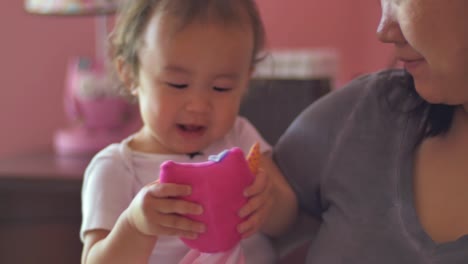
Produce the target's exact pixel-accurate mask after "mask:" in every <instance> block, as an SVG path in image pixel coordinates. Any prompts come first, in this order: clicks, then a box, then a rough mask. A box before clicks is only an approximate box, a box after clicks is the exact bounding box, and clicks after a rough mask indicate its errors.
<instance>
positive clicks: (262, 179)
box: [238, 168, 274, 238]
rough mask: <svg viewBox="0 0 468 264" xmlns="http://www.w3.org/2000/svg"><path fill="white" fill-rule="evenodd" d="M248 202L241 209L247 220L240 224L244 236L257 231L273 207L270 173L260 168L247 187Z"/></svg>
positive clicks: (239, 227) (239, 228)
mask: <svg viewBox="0 0 468 264" xmlns="http://www.w3.org/2000/svg"><path fill="white" fill-rule="evenodd" d="M244 195H245V196H246V197H248V199H249V200H248V202H247V203H246V204H245V205H244V206H243V207H242V208H241V209H240V211H239V216H240V217H247V220H246V221H244V222H242V223H241V224H239V225H238V231H239V232H240V233H241V234H242V237H243V238H246V237H249V236H251V235H252V234H254V233H256V232H257V231H258V230H259V229H260V227H261V226H262V225H263V223H264V222H265V219H266V218H267V217H268V215H269V214H270V212H271V210H272V208H273V201H274V199H273V183H272V180H271V178H270V177H269V175H268V174H267V173H266V172H265V171H264V170H262V169H261V168H259V170H258V173H257V175H256V177H255V180H254V182H253V184H252V185H251V186H249V187H247V188H246V189H245V192H244Z"/></svg>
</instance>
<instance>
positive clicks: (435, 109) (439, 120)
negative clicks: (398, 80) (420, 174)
mask: <svg viewBox="0 0 468 264" xmlns="http://www.w3.org/2000/svg"><path fill="white" fill-rule="evenodd" d="M405 75H406V76H405V78H404V79H405V82H406V87H407V88H409V91H410V95H411V96H410V97H409V100H411V101H410V102H409V107H410V108H409V109H411V110H410V111H409V112H411V113H414V114H417V115H419V116H421V117H422V120H421V124H420V130H419V138H418V141H417V144H418V145H419V143H420V142H421V141H422V140H423V139H425V138H428V137H435V136H439V135H443V134H445V133H446V132H447V131H448V130H449V129H450V127H451V125H452V121H453V116H454V113H455V107H456V106H453V105H445V104H431V103H429V102H427V101H425V100H424V99H423V98H421V96H419V94H418V93H417V92H416V87H415V86H414V80H413V77H412V76H411V75H410V74H409V73H407V72H406V74H405Z"/></svg>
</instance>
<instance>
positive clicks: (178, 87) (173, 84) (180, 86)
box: [166, 82, 188, 89]
mask: <svg viewBox="0 0 468 264" xmlns="http://www.w3.org/2000/svg"><path fill="white" fill-rule="evenodd" d="M166 84H167V85H169V86H170V87H173V88H176V89H184V88H187V87H188V84H179V83H170V82H167V83H166Z"/></svg>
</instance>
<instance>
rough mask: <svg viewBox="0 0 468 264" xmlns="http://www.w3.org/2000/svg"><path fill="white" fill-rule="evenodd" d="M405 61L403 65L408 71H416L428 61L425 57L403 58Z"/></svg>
mask: <svg viewBox="0 0 468 264" xmlns="http://www.w3.org/2000/svg"><path fill="white" fill-rule="evenodd" d="M401 61H402V62H403V66H404V67H405V69H406V70H407V71H409V72H410V73H411V72H414V71H415V70H416V69H417V68H419V67H420V66H421V65H422V64H424V63H425V62H426V60H424V59H418V60H405V59H402V60H401Z"/></svg>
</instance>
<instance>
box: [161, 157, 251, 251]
mask: <svg viewBox="0 0 468 264" xmlns="http://www.w3.org/2000/svg"><path fill="white" fill-rule="evenodd" d="M253 180H254V175H253V174H252V173H251V171H250V169H249V165H248V163H247V161H246V159H245V157H244V153H243V152H242V150H241V149H240V148H232V149H230V150H225V151H224V152H222V153H220V154H218V155H216V156H211V157H210V158H209V161H206V162H202V163H195V164H194V163H175V162H172V161H167V162H165V163H163V164H162V165H161V174H160V181H161V182H171V183H179V184H188V185H191V186H192V194H191V195H190V196H187V197H184V199H186V200H188V201H193V202H196V203H199V204H201V205H202V206H203V208H204V213H203V214H202V215H188V216H187V217H189V218H191V219H193V220H197V221H200V222H203V223H205V224H206V226H207V229H206V232H205V233H203V234H201V235H200V236H199V237H198V238H197V239H194V240H191V239H182V240H183V241H184V242H185V244H186V245H187V246H189V247H190V248H193V249H197V250H199V251H200V252H206V253H215V252H221V251H227V250H230V249H231V248H232V247H234V246H235V245H236V244H237V243H238V242H239V241H240V239H241V235H240V233H239V232H238V231H237V225H238V224H239V223H240V222H241V221H242V220H243V219H241V218H240V217H239V216H238V212H239V209H240V208H241V207H242V206H243V205H244V204H245V203H246V202H247V199H246V198H245V197H244V196H243V191H244V189H245V188H246V187H247V186H249V185H251V184H252V182H253Z"/></svg>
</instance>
